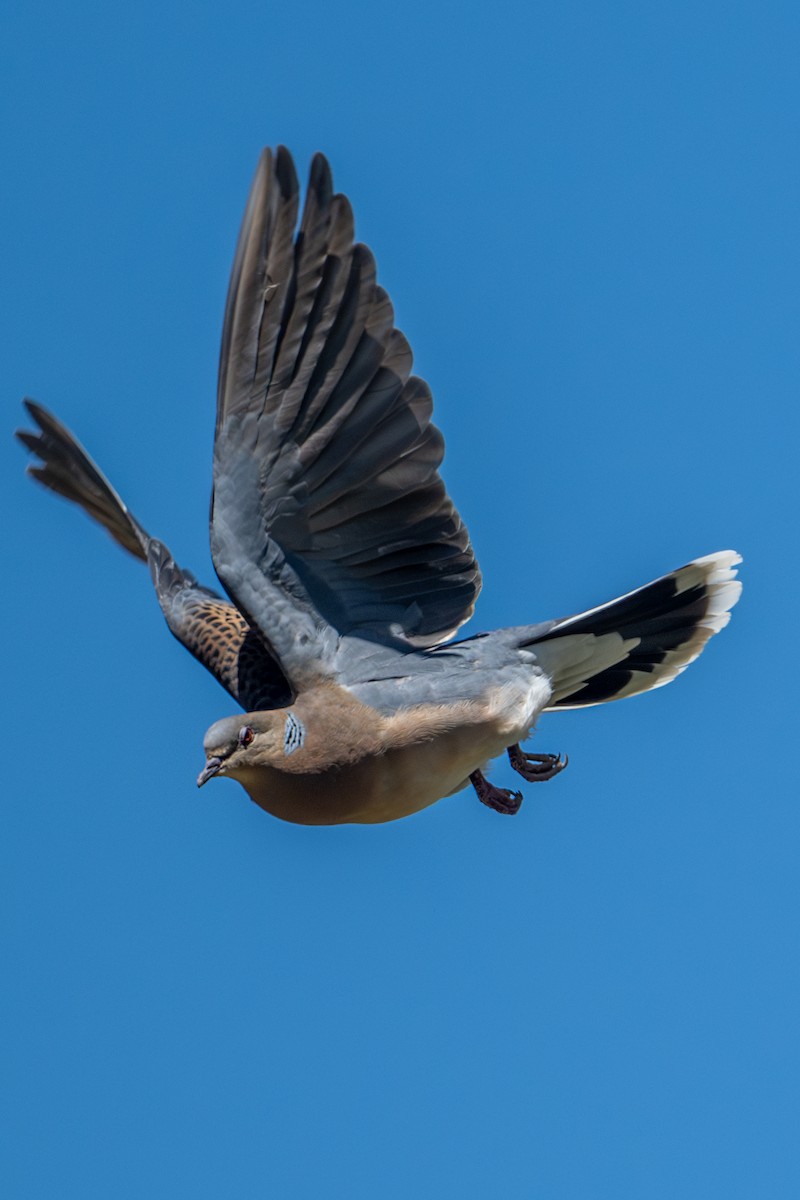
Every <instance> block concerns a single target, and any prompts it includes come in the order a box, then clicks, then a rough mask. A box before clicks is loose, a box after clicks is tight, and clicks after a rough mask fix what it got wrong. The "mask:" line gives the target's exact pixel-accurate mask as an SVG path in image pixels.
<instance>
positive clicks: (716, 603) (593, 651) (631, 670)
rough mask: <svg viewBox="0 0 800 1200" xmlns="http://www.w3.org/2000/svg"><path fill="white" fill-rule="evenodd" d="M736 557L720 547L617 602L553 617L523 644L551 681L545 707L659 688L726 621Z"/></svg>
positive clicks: (733, 596) (735, 593)
mask: <svg viewBox="0 0 800 1200" xmlns="http://www.w3.org/2000/svg"><path fill="white" fill-rule="evenodd" d="M741 561H742V560H741V557H740V556H739V555H738V554H736V553H735V551H733V550H720V551H718V552H717V553H716V554H708V555H706V557H705V558H696V559H695V560H694V562H690V563H688V564H687V566H685V567H681V568H680V569H679V570H677V571H673V572H672V573H671V574H670V575H664V576H663V578H661V579H656V580H655V581H654V582H653V583H648V584H646V585H645V586H644V587H641V588H638V589H637V590H636V591H635V592H629V593H628V594H627V595H626V596H621V597H620V598H619V599H618V600H611V601H610V602H609V603H608V604H601V605H600V606H599V607H598V608H592V609H590V610H589V611H588V612H585V613H579V614H578V615H577V616H574V617H566V618H564V619H563V620H561V621H556V622H555V624H554V625H553V626H551V627H550V629H549V630H548V631H547V632H546V633H545V634H543V635H542V637H541V638H540V639H537V638H534V639H532V640H531V641H530V642H529V643H527V644H528V645H529V646H530V647H531V648H532V649H533V650H534V652H535V654H536V658H537V660H538V662H539V663H540V664H541V666H542V667H543V668H544V669H545V671H547V673H548V675H549V676H550V678H551V680H552V682H553V695H552V697H551V700H550V703H549V705H548V708H549V709H563V708H583V707H585V706H587V705H591V704H603V703H605V701H607V700H621V699H622V698H623V697H624V696H636V695H637V694H638V693H639V692H648V691H650V689H651V688H657V687H663V685H664V684H665V683H669V682H670V681H671V680H672V679H675V678H676V676H678V675H680V673H681V671H683V670H684V669H685V668H686V667H688V665H689V663H691V662H694V660H695V659H696V658H697V657H698V655H699V654H700V652H701V651H702V649H703V647H704V646H705V644H706V642H707V641H708V640H709V638H710V637H712V636H713V634H715V633H718V632H719V630H720V629H724V627H725V626H726V625H727V624H728V621H729V620H730V609H732V608H733V606H734V604H735V603H736V601H737V600H738V599H739V596H740V594H741V591H742V585H741V583H740V582H739V580H738V579H736V570H735V568H736V564H737V563H740V562H741Z"/></svg>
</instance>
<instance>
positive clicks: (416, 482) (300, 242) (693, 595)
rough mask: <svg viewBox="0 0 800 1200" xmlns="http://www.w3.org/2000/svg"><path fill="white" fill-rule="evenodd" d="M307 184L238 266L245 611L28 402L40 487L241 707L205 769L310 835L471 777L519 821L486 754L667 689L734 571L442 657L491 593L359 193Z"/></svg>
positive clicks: (234, 369) (220, 482)
mask: <svg viewBox="0 0 800 1200" xmlns="http://www.w3.org/2000/svg"><path fill="white" fill-rule="evenodd" d="M298 211H299V187H298V182H297V177H296V174H295V170H294V165H293V163H292V160H291V157H290V155H289V153H288V151H286V150H285V149H283V148H279V149H278V151H277V152H276V153H275V154H273V153H272V152H271V151H270V150H265V151H264V152H263V154H262V156H261V159H260V161H259V164H258V169H257V171H256V176H255V179H254V182H253V186H252V189H251V192H250V196H249V199H248V203H247V208H246V211H245V216H244V220H243V223H242V229H241V233H240V236H239V241H238V245H237V249H236V254H235V258H234V264H233V270H232V274H231V282H230V287H229V291H228V299H227V304H226V310H225V319H224V325H223V335H222V353H221V358H220V371H219V386H218V402H217V420H216V438H215V447H214V485H213V497H212V505H211V530H210V532H211V549H212V558H213V561H214V567H215V570H216V572H217V575H218V576H219V579H220V580H221V582H222V584H223V587H224V588H225V591H226V592H227V594H228V597H229V598H228V599H225V598H223V597H221V596H220V595H218V594H217V593H215V592H213V591H211V590H210V589H208V588H205V587H203V586H201V585H200V584H198V583H197V581H196V580H195V578H194V576H193V575H191V574H190V573H189V572H188V571H185V570H183V569H182V568H181V567H179V566H178V565H177V564H176V563H175V561H174V560H173V558H172V556H171V555H170V553H169V551H168V550H167V549H166V547H165V546H164V545H163V544H162V543H161V542H159V541H157V540H156V539H154V538H152V537H150V535H149V534H148V533H147V532H146V531H145V530H144V529H143V528H142V526H141V525H140V524H139V522H138V521H137V520H136V519H135V518H134V517H133V515H132V514H131V513H130V511H129V509H128V508H127V506H126V505H125V504H124V502H123V501H122V500H121V498H120V497H119V496H118V495H117V493H116V492H115V491H114V489H113V488H112V487H111V485H110V484H109V482H108V480H107V479H106V478H105V477H104V476H103V474H102V473H101V472H100V471H99V469H98V468H97V467H96V465H95V464H94V463H93V462H92V460H91V459H90V458H89V456H88V455H87V454H86V452H85V450H83V448H82V447H81V446H80V444H79V443H78V442H77V441H76V440H75V438H74V437H73V436H72V434H71V433H70V432H69V431H68V430H67V429H66V428H65V427H64V426H63V425H61V423H60V422H59V421H57V420H56V418H55V417H53V416H52V415H51V414H50V413H48V412H47V411H46V410H45V409H43V408H42V407H41V406H40V405H38V404H35V403H34V402H33V401H26V405H27V408H28V411H29V413H30V415H31V416H32V418H33V420H34V421H35V423H36V425H37V426H38V430H39V431H38V432H37V433H29V432H27V431H26V432H21V433H20V434H19V437H20V438H21V440H22V441H23V443H24V444H25V446H26V447H27V448H28V449H29V450H32V451H33V452H34V453H35V454H36V455H38V457H39V459H40V462H39V463H37V464H34V465H32V466H31V467H30V468H29V470H30V471H31V473H32V474H33V475H34V477H35V478H36V479H38V480H39V481H40V482H41V483H43V484H44V485H45V486H47V487H49V488H51V489H52V490H53V491H56V492H58V493H60V494H61V495H63V496H65V497H66V498H67V499H69V500H72V501H73V502H75V503H77V504H78V505H80V506H81V507H82V508H84V509H85V511H86V512H88V513H89V515H90V516H92V517H94V519H95V520H97V521H98V522H99V523H100V524H101V525H103V526H104V527H105V528H106V529H107V531H108V532H109V533H110V534H111V536H112V537H113V538H114V539H115V540H116V541H117V542H118V543H119V544H120V545H121V546H123V547H124V548H125V549H126V550H128V551H129V552H130V553H132V554H134V555H135V556H136V557H138V558H141V559H143V560H145V561H146V562H147V563H148V565H149V567H150V572H151V576H152V579H153V583H154V585H155V589H156V594H157V596H158V600H159V603H160V605H161V608H162V610H163V612H164V616H165V618H166V620H167V624H168V625H169V628H170V629H171V631H172V632H173V633H174V634H175V636H176V637H177V638H178V640H179V641H181V642H182V643H183V644H184V645H185V646H186V648H187V649H188V650H189V651H190V652H191V653H192V654H193V655H194V656H195V657H196V658H197V659H198V660H199V661H200V662H201V663H202V664H203V665H204V666H205V667H206V668H207V669H208V670H209V671H211V673H212V674H213V675H214V676H215V677H216V678H217V679H218V680H219V682H220V683H221V684H222V685H223V687H225V688H226V689H227V690H228V692H229V693H230V695H231V696H232V697H233V698H234V699H235V700H236V701H237V702H238V703H239V704H241V706H242V707H243V708H244V709H246V710H248V715H247V717H246V718H235V719H234V718H229V719H225V720H223V721H221V722H217V723H216V724H215V725H214V726H213V727H212V729H211V730H209V733H208V734H207V735H206V752H207V764H206V769H205V771H204V772H203V774H202V775H201V778H200V782H205V780H206V779H207V778H209V777H210V776H211V775H216V774H220V775H228V776H230V777H232V778H236V779H238V780H239V781H240V782H241V783H243V785H244V786H245V787H246V788H247V790H248V792H249V793H250V795H251V796H252V798H253V799H255V800H256V801H257V803H259V804H261V805H262V807H264V808H266V809H268V810H269V811H271V812H274V813H276V814H277V815H279V816H282V817H285V818H286V819H289V820H294V821H301V822H307V823H334V822H339V821H380V820H389V819H392V818H394V817H397V816H402V815H405V814H406V813H409V812H413V811H416V810H417V809H419V808H422V807H424V806H425V805H426V804H430V803H433V802H434V801H435V800H437V799H439V798H440V797H441V796H443V795H447V794H450V793H451V792H453V791H458V790H459V789H460V788H461V787H463V786H465V785H466V783H467V782H468V780H471V781H472V782H473V783H474V785H475V788H476V791H477V793H478V795H479V797H480V799H481V800H482V801H483V802H484V803H486V804H489V805H490V806H491V807H494V808H496V809H497V810H498V811H501V812H514V811H516V810H517V808H518V807H519V800H520V799H521V796H520V794H519V793H511V792H508V791H506V790H504V789H500V788H495V787H493V785H491V784H490V783H489V782H488V780H486V779H484V777H483V775H482V774H481V767H482V765H483V763H484V762H485V761H487V760H488V759H490V758H492V757H493V756H495V755H496V754H498V753H500V752H501V751H502V750H503V749H505V748H508V749H509V757H510V761H511V764H512V766H513V767H514V769H515V770H517V771H518V773H519V774H520V775H522V777H523V778H525V779H526V780H530V781H536V780H539V779H548V778H551V777H552V776H553V775H555V774H557V773H558V772H559V771H560V770H562V769H563V767H564V766H565V765H566V763H565V761H562V760H561V759H556V757H555V756H547V755H545V756H542V755H538V756H536V755H526V754H525V753H524V752H523V751H521V750H520V749H519V746H518V742H519V741H520V740H521V739H524V738H525V737H527V736H528V735H529V733H530V730H531V728H532V726H533V724H534V723H535V720H536V718H537V716H538V715H539V713H540V712H542V711H543V710H545V709H557V708H565V707H585V706H588V705H592V704H597V703H602V702H605V701H607V700H612V699H618V698H621V697H624V696H628V695H634V694H636V693H637V692H641V691H646V690H649V689H651V688H653V687H658V686H661V685H662V684H664V683H667V682H669V681H670V680H671V679H673V678H674V677H675V676H676V675H677V674H679V673H680V672H681V671H682V670H683V669H684V667H685V666H686V665H687V664H688V663H689V662H691V661H693V659H694V658H696V657H697V655H698V654H699V653H700V651H701V650H702V648H703V646H704V645H705V643H706V642H707V641H708V639H709V638H710V637H711V636H712V634H713V633H715V632H717V631H718V630H719V629H720V628H722V626H723V625H724V624H725V623H726V622H727V620H728V616H729V609H730V608H731V607H732V606H733V604H735V602H736V600H737V599H738V596H739V591H740V584H739V583H738V582H737V581H736V580H735V579H734V576H735V569H734V568H735V565H736V563H738V562H739V561H740V560H739V557H738V555H736V554H734V553H733V552H732V551H723V552H720V553H718V554H715V555H709V556H706V557H705V558H702V559H697V560H695V561H694V562H692V563H690V564H688V565H687V566H686V567H683V568H681V569H680V570H678V571H675V572H672V573H671V574H669V575H667V576H664V577H663V578H662V579H659V580H656V581H655V582H654V583H652V584H648V585H646V586H645V587H644V588H640V589H638V590H637V591H635V592H632V593H629V594H628V595H627V596H623V597H622V598H620V599H618V600H615V601H611V602H610V603H608V604H606V605H601V606H599V607H598V608H595V609H592V610H590V611H589V612H587V613H583V614H578V615H577V616H574V617H568V618H563V619H561V620H558V621H549V622H544V623H540V624H538V625H525V626H520V627H517V628H514V629H505V630H498V631H496V632H494V633H491V634H484V635H480V636H478V637H474V638H468V639H466V640H464V641H461V642H449V643H448V639H449V638H451V637H452V635H453V634H454V633H455V631H456V630H457V629H458V627H459V626H460V625H461V624H463V622H464V621H466V620H467V619H468V618H469V616H470V615H471V613H472V611H473V608H474V605H475V601H476V599H477V596H478V593H479V591H480V587H481V576H480V572H479V569H478V565H477V563H476V561H475V557H474V554H473V551H472V547H471V545H470V542H469V537H468V534H467V530H466V528H465V526H464V524H463V522H462V521H461V519H460V517H459V515H458V513H457V511H456V509H455V507H454V506H453V504H452V502H451V500H450V499H449V497H448V496H447V493H446V491H445V488H444V484H443V483H442V480H441V478H440V476H439V467H440V464H441V461H442V455H443V439H442V436H441V434H440V432H439V430H438V429H437V428H436V427H435V426H434V425H433V424H432V422H431V414H432V400H431V395H430V391H429V389H428V386H427V384H426V383H425V382H424V381H423V380H421V379H419V378H417V377H416V376H414V375H412V374H411V368H412V355H411V350H410V347H409V345H408V343H407V341H406V339H405V338H404V337H403V335H402V334H401V333H400V332H399V331H398V330H397V329H396V328H395V327H394V313H393V310H392V306H391V303H390V301H389V298H388V296H387V294H386V292H385V291H384V290H383V289H382V288H381V287H380V286H379V285H378V283H377V281H376V272H375V263H374V259H373V257H372V254H371V253H370V251H369V250H368V249H367V247H365V246H363V245H361V244H359V243H356V242H355V241H354V231H353V218H352V212H351V209H350V205H349V203H348V201H347V199H346V198H345V197H344V196H342V195H338V194H334V191H333V185H332V180H331V174H330V169H329V167H328V164H327V162H326V161H325V159H324V158H323V157H322V155H316V156H315V158H314V160H313V163H312V166H311V176H310V181H309V186H308V189H307V193H306V198H305V205H304V209H303V214H302V217H301V219H300V224H299V228H297V229H296V227H297V219H298Z"/></svg>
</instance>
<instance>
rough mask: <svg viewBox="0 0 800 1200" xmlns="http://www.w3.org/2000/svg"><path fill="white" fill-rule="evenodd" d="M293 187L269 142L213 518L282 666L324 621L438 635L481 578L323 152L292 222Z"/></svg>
mask: <svg viewBox="0 0 800 1200" xmlns="http://www.w3.org/2000/svg"><path fill="white" fill-rule="evenodd" d="M298 193H299V189H298V184H297V177H296V174H295V170H294V165H293V163H292V159H291V157H290V155H289V153H288V151H287V150H285V149H284V148H282V147H281V148H279V149H278V150H277V152H276V153H275V154H274V155H273V153H272V152H271V151H270V150H265V151H264V152H263V154H262V156H261V159H260V161H259V164H258V169H257V171H256V175H255V179H254V182H253V186H252V189H251V192H250V197H249V200H248V203H247V209H246V212H245V216H244V221H243V224H242V230H241V233H240V236H239V243H238V246H237V250H236V257H235V260H234V266H233V272H232V276H231V283H230V289H229V293H228V302H227V307H226V312H225V323H224V329H223V337H222V356H221V361H220V374H219V395H218V407H217V438H216V444H215V463H214V487H215V494H214V501H213V505H212V522H211V525H212V528H211V540H212V554H213V557H214V565H215V567H216V569H217V573H218V574H219V576H220V579H221V580H222V582H223V584H224V585H225V587H226V590H227V591H228V592H229V594H230V595H231V596H232V598H233V599H234V601H235V602H236V604H237V607H240V608H241V609H242V610H243V611H244V612H246V613H247V615H248V617H249V619H250V620H252V621H253V622H254V623H256V624H257V625H258V626H259V628H260V629H261V630H262V631H263V632H264V634H265V636H266V637H267V638H268V640H269V642H270V645H271V646H272V647H273V648H274V650H275V652H276V654H277V655H278V657H279V659H280V660H281V662H282V664H283V666H284V668H285V669H286V671H287V673H288V674H289V675H290V676H291V677H293V679H296V678H297V677H299V676H301V675H302V673H303V671H304V670H306V669H308V670H311V669H312V666H311V665H310V664H311V662H312V660H313V662H314V664H315V669H317V670H320V669H324V662H323V660H324V659H325V658H326V657H328V658H330V655H331V654H332V653H333V649H332V648H333V647H334V646H335V644H336V641H337V638H336V636H335V635H339V634H354V635H356V636H359V635H360V636H363V637H365V638H368V639H374V640H378V641H386V642H395V643H397V642H400V643H401V644H405V645H407V646H408V645H414V646H425V645H432V644H434V643H436V642H440V641H442V640H443V639H445V638H447V637H449V636H451V635H452V634H453V633H454V632H455V631H456V629H457V628H458V627H459V626H460V625H461V624H463V622H464V621H466V620H467V618H468V617H469V616H470V614H471V613H472V610H473V607H474V604H475V600H476V598H477V595H478V592H479V590H480V572H479V570H478V566H477V563H476V561H475V557H474V554H473V551H472V547H471V546H470V542H469V536H468V534H467V530H466V528H465V526H464V524H463V522H462V521H461V519H460V517H459V515H458V513H457V512H456V510H455V508H454V506H453V504H452V502H451V501H450V499H449V497H448V495H447V493H446V491H445V488H444V484H443V483H442V480H441V478H440V477H439V466H440V463H441V461H442V455H443V450H444V445H443V439H442V436H441V434H440V433H439V430H438V429H437V428H436V427H435V426H434V425H433V424H432V423H431V410H432V401H431V394H430V390H429V388H428V386H427V384H426V383H425V382H424V381H423V380H421V379H419V378H417V377H415V376H412V375H411V374H410V372H411V365H412V354H411V349H410V347H409V345H408V342H407V341H406V339H405V338H404V337H403V335H402V333H400V332H399V331H398V330H397V329H395V328H394V313H393V310H392V305H391V303H390V301H389V297H388V296H387V294H386V292H385V291H384V290H383V289H382V288H381V287H379V286H378V284H377V283H376V277H375V262H374V259H373V257H372V254H371V253H370V251H369V250H368V249H367V247H366V246H363V245H360V244H356V243H354V241H353V218H352V213H351V210H350V205H349V203H348V201H347V199H346V198H345V197H344V196H342V195H334V193H333V186H332V179H331V173H330V168H329V167H328V164H327V162H326V160H325V159H324V158H323V156H322V155H320V154H318V155H316V157H315V158H314V160H313V163H312V166H311V176H310V181H309V186H308V192H307V195H306V200H305V208H304V211H303V216H302V220H301V222H300V228H299V230H298V232H297V235H296V236H295V225H296V222H297V214H298ZM332 635H334V636H332ZM303 646H308V647H310V649H309V651H308V655H307V658H308V661H303V651H302V647H303ZM321 664H322V665H321Z"/></svg>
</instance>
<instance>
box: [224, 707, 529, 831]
mask: <svg viewBox="0 0 800 1200" xmlns="http://www.w3.org/2000/svg"><path fill="white" fill-rule="evenodd" d="M548 695H549V688H545V687H542V688H540V689H537V695H536V701H537V702H536V703H535V704H533V703H531V700H532V698H533V697H532V696H531V693H530V692H528V693H527V694H526V695H525V697H524V698H522V697H519V696H517V697H516V698H515V701H516V702H515V703H514V705H513V708H512V706H510V705H492V706H491V708H490V709H489V711H487V709H486V708H484V709H483V714H482V716H483V719H482V720H477V721H473V722H471V723H470V724H468V725H461V726H459V727H457V728H455V729H450V730H446V731H440V732H437V733H436V734H435V735H434V736H431V737H428V738H425V739H424V740H415V741H413V742H410V743H407V744H406V745H403V746H401V747H400V748H395V747H392V746H391V739H390V747H389V748H387V749H385V750H383V751H382V752H381V753H377V754H376V753H371V754H368V755H366V756H365V757H364V758H362V759H360V760H359V761H357V762H353V763H348V764H346V765H342V766H338V767H329V768H327V769H326V770H325V771H322V772H313V771H309V772H305V771H302V772H301V771H289V770H285V771H284V770H280V769H277V768H275V767H266V766H265V767H259V768H258V769H253V770H250V771H242V772H240V773H238V774H237V775H236V778H237V779H238V781H239V782H240V783H241V784H242V786H243V787H244V788H245V789H246V791H247V792H248V794H249V795H250V797H251V799H252V800H253V801H255V803H256V804H258V805H259V806H260V807H261V808H263V809H265V810H266V811H267V812H269V813H272V815H273V816H276V817H280V818H281V819H282V820H284V821H291V822H294V823H296V824H300V825H341V824H348V823H360V824H379V823H381V822H384V821H395V820H398V819H399V818H400V817H406V816H409V815H410V814H411V813H415V812H419V811H420V810H421V809H423V808H427V807H428V806H429V805H431V804H435V803H436V801H437V800H441V799H442V798H443V797H444V796H450V795H452V794H453V793H454V792H458V791H461V789H462V788H464V787H466V786H467V785H468V783H469V776H470V775H471V774H472V772H473V771H476V770H479V769H480V768H482V767H484V766H485V765H486V763H488V762H489V761H490V760H491V759H493V758H495V757H497V756H498V755H500V754H502V753H503V752H504V750H505V748H506V747H507V746H509V745H512V744H513V743H514V742H516V741H518V740H520V739H522V738H525V737H527V736H528V733H529V730H530V728H531V726H532V724H533V722H534V720H535V717H536V715H537V714H538V712H539V711H541V708H542V707H543V706H544V702H545V701H546V698H547V696H548Z"/></svg>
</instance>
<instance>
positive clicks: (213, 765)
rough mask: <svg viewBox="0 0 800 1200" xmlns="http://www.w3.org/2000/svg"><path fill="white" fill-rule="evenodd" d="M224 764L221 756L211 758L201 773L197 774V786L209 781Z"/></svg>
mask: <svg viewBox="0 0 800 1200" xmlns="http://www.w3.org/2000/svg"><path fill="white" fill-rule="evenodd" d="M221 766H222V759H221V758H209V759H208V760H207V761H206V765H205V766H204V767H203V769H202V771H201V772H200V774H199V775H198V776H197V786H198V787H202V786H203V784H204V783H208V781H209V779H211V778H212V776H214V775H216V774H217V772H218V771H219V769H220V767H221Z"/></svg>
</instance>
